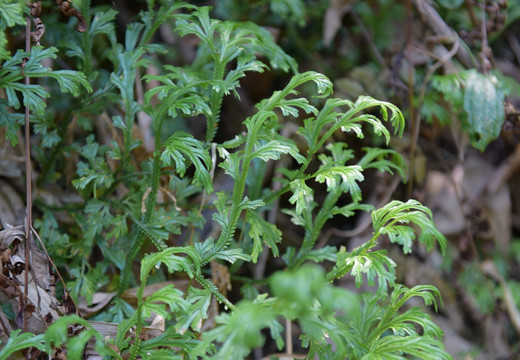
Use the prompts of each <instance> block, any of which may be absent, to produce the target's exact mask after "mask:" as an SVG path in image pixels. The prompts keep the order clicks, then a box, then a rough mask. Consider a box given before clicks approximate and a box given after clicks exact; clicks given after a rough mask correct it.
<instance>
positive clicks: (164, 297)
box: [141, 284, 188, 319]
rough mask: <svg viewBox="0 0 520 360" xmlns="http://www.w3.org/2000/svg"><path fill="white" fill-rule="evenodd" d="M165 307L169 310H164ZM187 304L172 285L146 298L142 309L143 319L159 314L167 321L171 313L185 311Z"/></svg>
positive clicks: (181, 293)
mask: <svg viewBox="0 0 520 360" xmlns="http://www.w3.org/2000/svg"><path fill="white" fill-rule="evenodd" d="M166 305H167V306H168V308H169V310H167V309H166ZM187 309H188V303H187V302H186V300H184V293H183V292H182V291H181V290H179V289H176V288H175V287H174V286H173V285H172V284H169V285H167V286H164V287H162V288H161V289H159V290H157V291H156V292H154V293H153V294H151V295H150V296H148V297H147V298H146V299H145V301H144V303H143V305H142V307H141V311H142V316H143V318H145V319H146V318H149V317H150V316H151V315H152V313H155V314H159V315H161V316H162V317H163V318H165V319H169V318H170V317H171V314H172V313H175V312H178V311H181V310H183V311H187Z"/></svg>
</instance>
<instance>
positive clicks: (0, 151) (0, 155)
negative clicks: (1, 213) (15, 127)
mask: <svg viewBox="0 0 520 360" xmlns="http://www.w3.org/2000/svg"><path fill="white" fill-rule="evenodd" d="M0 98H3V97H2V96H1V95H0ZM5 134H6V130H5V128H3V127H0V176H3V177H8V178H19V177H21V176H22V175H23V173H24V171H25V157H24V155H23V154H24V152H23V148H22V146H21V144H23V141H22V139H21V136H20V134H18V145H16V146H15V147H12V146H11V142H10V141H9V140H7V138H6V137H5Z"/></svg>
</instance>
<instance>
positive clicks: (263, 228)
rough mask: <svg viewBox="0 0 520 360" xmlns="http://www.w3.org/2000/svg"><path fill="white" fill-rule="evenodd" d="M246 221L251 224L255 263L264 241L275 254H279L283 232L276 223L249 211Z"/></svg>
mask: <svg viewBox="0 0 520 360" xmlns="http://www.w3.org/2000/svg"><path fill="white" fill-rule="evenodd" d="M246 223H247V224H248V225H249V232H248V235H249V237H250V238H251V239H253V251H252V253H251V258H252V260H253V262H254V263H256V261H257V259H258V255H259V254H260V252H261V251H262V249H263V246H262V243H264V244H265V245H267V246H268V247H269V248H270V249H271V251H272V252H273V255H274V256H278V255H279V252H278V245H277V244H278V243H279V242H281V241H282V232H281V231H280V230H279V229H278V228H277V227H276V225H275V224H270V223H268V222H267V220H265V219H264V218H263V217H262V216H261V215H260V214H259V213H257V212H255V211H248V212H247V213H246Z"/></svg>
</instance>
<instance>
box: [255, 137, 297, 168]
mask: <svg viewBox="0 0 520 360" xmlns="http://www.w3.org/2000/svg"><path fill="white" fill-rule="evenodd" d="M282 154H290V155H291V156H292V157H293V158H295V159H296V160H297V161H298V163H300V164H301V163H303V162H304V161H305V158H304V157H303V156H302V155H300V154H299V153H298V148H297V147H296V145H294V143H292V142H290V141H288V140H286V141H284V142H283V143H282V142H281V141H277V140H271V141H269V142H268V143H264V144H261V145H259V146H257V147H256V148H255V150H254V151H253V153H252V154H251V156H250V157H251V158H254V157H256V158H259V159H262V160H263V161H268V160H278V159H279V158H280V156H281V155H282Z"/></svg>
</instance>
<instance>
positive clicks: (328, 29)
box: [323, 0, 353, 45]
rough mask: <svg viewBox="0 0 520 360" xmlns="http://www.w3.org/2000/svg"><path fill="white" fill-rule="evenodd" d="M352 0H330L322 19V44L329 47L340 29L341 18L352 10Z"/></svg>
mask: <svg viewBox="0 0 520 360" xmlns="http://www.w3.org/2000/svg"><path fill="white" fill-rule="evenodd" d="M352 3H353V1H352V0H331V2H330V4H329V7H328V9H327V11H326V12H325V16H324V17H323V43H324V44H325V45H330V43H331V42H332V39H334V37H335V36H336V34H337V32H338V31H339V29H340V28H341V21H342V18H343V16H344V15H345V14H346V13H348V12H349V11H350V9H351V8H352Z"/></svg>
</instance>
